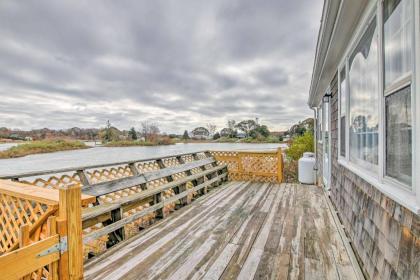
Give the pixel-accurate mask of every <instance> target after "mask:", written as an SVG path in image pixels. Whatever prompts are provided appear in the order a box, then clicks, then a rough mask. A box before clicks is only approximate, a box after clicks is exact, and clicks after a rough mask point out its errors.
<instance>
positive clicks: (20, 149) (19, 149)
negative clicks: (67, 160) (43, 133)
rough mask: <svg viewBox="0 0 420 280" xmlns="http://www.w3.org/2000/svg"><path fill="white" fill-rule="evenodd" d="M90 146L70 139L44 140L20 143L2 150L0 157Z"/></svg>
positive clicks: (13, 156) (21, 155)
mask: <svg viewBox="0 0 420 280" xmlns="http://www.w3.org/2000/svg"><path fill="white" fill-rule="evenodd" d="M86 148H89V147H88V146H86V145H85V143H83V142H80V141H70V140H42V141H33V142H30V143H25V144H20V145H18V146H15V147H11V148H9V149H7V150H5V151H0V158H3V159H4V158H16V157H23V156H27V155H32V154H43V153H52V152H59V151H68V150H78V149H86Z"/></svg>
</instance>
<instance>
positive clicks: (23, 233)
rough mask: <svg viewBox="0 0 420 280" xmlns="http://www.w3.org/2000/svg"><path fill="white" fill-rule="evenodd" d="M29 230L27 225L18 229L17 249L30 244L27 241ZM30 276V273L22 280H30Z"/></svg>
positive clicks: (28, 240)
mask: <svg viewBox="0 0 420 280" xmlns="http://www.w3.org/2000/svg"><path fill="white" fill-rule="evenodd" d="M29 229H30V226H29V225H28V224H24V225H22V226H21V227H20V231H19V247H20V248H23V247H25V246H28V245H29V244H30V242H31V240H30V239H29V238H30V237H29V236H30V234H29ZM31 274H32V273H30V274H28V275H26V276H24V277H23V278H22V280H30V279H31Z"/></svg>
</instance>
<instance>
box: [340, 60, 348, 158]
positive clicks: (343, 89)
mask: <svg viewBox="0 0 420 280" xmlns="http://www.w3.org/2000/svg"><path fill="white" fill-rule="evenodd" d="M346 82H347V81H346V68H345V66H344V68H343V69H342V70H341V71H340V120H339V121H340V156H342V157H345V156H346V104H347V100H346V99H347V96H346V95H347V90H346V89H347V85H346Z"/></svg>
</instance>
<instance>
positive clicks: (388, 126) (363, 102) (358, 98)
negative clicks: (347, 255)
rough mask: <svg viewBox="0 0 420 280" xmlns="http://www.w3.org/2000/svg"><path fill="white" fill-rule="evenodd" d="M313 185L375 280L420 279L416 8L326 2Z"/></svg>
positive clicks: (317, 70)
mask: <svg viewBox="0 0 420 280" xmlns="http://www.w3.org/2000/svg"><path fill="white" fill-rule="evenodd" d="M308 104H309V107H311V108H312V109H313V110H314V116H315V119H316V122H315V132H316V133H315V135H316V142H315V145H316V150H317V153H316V161H317V178H318V182H319V184H320V185H322V186H323V187H324V188H325V189H326V190H329V192H330V197H331V200H332V202H333V204H334V205H335V207H336V210H337V212H338V214H339V216H340V219H341V220H342V222H343V225H344V227H345V230H346V232H347V235H348V237H349V239H350V240H351V242H352V244H353V247H354V249H355V251H356V253H357V255H358V256H359V258H360V260H361V263H362V265H363V267H364V269H365V270H366V272H367V274H368V276H369V278H371V279H420V268H419V267H420V253H419V252H420V242H419V240H420V231H419V228H420V227H419V225H420V173H419V172H418V171H419V170H420V1H419V0H351V1H325V3H324V12H323V15H322V20H321V28H320V33H319V35H318V44H317V50H316V57H315V64H314V67H313V74H312V82H311V87H310V94H309V100H308Z"/></svg>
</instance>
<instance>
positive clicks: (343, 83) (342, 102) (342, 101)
mask: <svg viewBox="0 0 420 280" xmlns="http://www.w3.org/2000/svg"><path fill="white" fill-rule="evenodd" d="M340 110H341V116H345V114H346V69H345V68H343V69H342V70H341V72H340Z"/></svg>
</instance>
